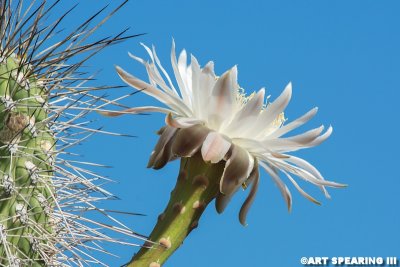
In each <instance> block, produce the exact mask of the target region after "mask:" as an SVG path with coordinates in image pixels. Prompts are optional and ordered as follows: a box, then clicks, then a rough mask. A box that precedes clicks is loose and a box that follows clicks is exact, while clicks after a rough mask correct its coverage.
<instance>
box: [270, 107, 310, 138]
mask: <svg viewBox="0 0 400 267" xmlns="http://www.w3.org/2000/svg"><path fill="white" fill-rule="evenodd" d="M317 111H318V108H313V109H311V110H310V111H308V112H307V113H306V114H304V115H303V116H301V117H300V118H297V119H296V120H294V121H292V122H290V123H288V124H286V125H284V126H282V127H280V128H279V129H277V130H276V131H275V132H273V133H271V134H270V135H269V138H277V137H280V136H282V135H284V134H285V133H288V132H290V131H292V130H294V129H296V128H298V127H300V126H302V125H303V124H305V123H306V122H308V121H309V120H311V119H312V118H313V117H314V116H315V114H317Z"/></svg>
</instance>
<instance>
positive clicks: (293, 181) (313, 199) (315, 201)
mask: <svg viewBox="0 0 400 267" xmlns="http://www.w3.org/2000/svg"><path fill="white" fill-rule="evenodd" d="M283 173H284V174H285V175H286V176H287V177H288V178H289V180H290V181H291V182H292V184H293V185H294V187H296V189H297V191H299V192H300V194H301V195H302V196H303V197H305V198H307V199H308V200H310V201H311V202H313V203H315V204H317V205H321V203H320V202H319V201H318V200H316V199H315V198H313V197H312V196H310V195H309V194H307V193H306V192H305V191H304V190H303V189H302V188H301V187H300V186H299V185H298V184H297V182H296V181H295V180H294V179H293V177H292V176H291V175H290V174H289V173H287V172H285V171H283Z"/></svg>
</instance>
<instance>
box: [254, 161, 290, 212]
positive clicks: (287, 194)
mask: <svg viewBox="0 0 400 267" xmlns="http://www.w3.org/2000/svg"><path fill="white" fill-rule="evenodd" d="M259 165H260V166H261V167H263V168H264V170H265V171H266V172H268V174H269V175H270V176H271V178H272V180H273V181H274V182H275V184H276V185H277V186H278V188H279V191H281V194H282V196H283V198H284V199H285V202H286V205H287V207H288V210H289V211H291V210H292V195H291V194H290V191H289V189H288V188H287V186H286V185H285V184H284V183H283V182H282V180H281V178H279V176H278V174H277V173H276V172H275V171H273V170H272V169H271V168H270V167H269V166H268V165H267V164H265V163H264V162H259Z"/></svg>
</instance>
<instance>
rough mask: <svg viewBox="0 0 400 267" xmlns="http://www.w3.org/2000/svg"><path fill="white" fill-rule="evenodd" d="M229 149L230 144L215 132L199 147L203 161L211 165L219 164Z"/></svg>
mask: <svg viewBox="0 0 400 267" xmlns="http://www.w3.org/2000/svg"><path fill="white" fill-rule="evenodd" d="M230 147H231V142H229V141H228V140H226V139H225V138H224V137H223V136H222V135H220V134H219V133H217V132H210V133H209V134H208V135H207V137H206V139H205V140H204V142H203V146H202V147H201V155H202V156H203V160H204V161H211V163H218V162H220V161H221V160H222V159H223V158H224V157H225V155H226V153H227V152H228V150H229V148H230Z"/></svg>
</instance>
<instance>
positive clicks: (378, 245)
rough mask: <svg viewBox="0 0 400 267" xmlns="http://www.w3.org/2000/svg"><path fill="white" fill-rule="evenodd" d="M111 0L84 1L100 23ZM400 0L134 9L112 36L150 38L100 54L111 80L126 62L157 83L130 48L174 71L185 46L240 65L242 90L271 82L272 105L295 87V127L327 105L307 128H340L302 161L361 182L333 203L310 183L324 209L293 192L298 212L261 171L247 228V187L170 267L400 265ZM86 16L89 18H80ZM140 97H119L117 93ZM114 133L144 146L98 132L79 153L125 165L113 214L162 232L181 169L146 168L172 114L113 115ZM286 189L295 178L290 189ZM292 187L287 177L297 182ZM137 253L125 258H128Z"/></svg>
mask: <svg viewBox="0 0 400 267" xmlns="http://www.w3.org/2000/svg"><path fill="white" fill-rule="evenodd" d="M105 3H106V1H103V0H101V1H84V2H83V1H81V3H80V7H79V8H80V9H81V10H84V11H79V12H81V13H82V14H90V10H94V9H97V8H98V7H101V6H102V5H103V4H105ZM399 8H400V3H399V2H398V1H372V0H363V1H356V0H352V1H344V0H337V1H311V0H303V1H298V0H297V1H295V0H293V1H287V0H285V1H211V0H203V1H196V2H194V1H178V0H170V1H161V0H157V1H145V0H135V1H130V2H129V3H128V4H127V5H126V6H125V8H124V9H123V10H122V11H120V12H119V13H118V15H117V16H116V17H114V18H113V19H112V20H111V21H110V23H108V24H107V25H106V26H105V27H104V29H103V31H102V32H103V33H104V32H105V33H107V32H108V31H112V32H115V31H118V30H119V29H122V28H125V27H130V28H131V29H130V31H129V32H130V33H132V34H136V33H147V34H146V35H145V36H142V37H139V38H135V39H132V40H129V41H127V42H125V43H123V44H120V45H118V46H116V47H114V48H111V49H108V50H107V51H106V52H105V53H102V54H101V55H99V56H97V57H96V58H95V59H93V60H92V61H91V62H90V64H92V65H93V66H96V67H101V68H102V72H101V74H100V75H99V76H98V82H99V83H102V84H103V83H114V84H120V83H121V82H120V81H119V78H118V76H117V75H116V73H115V71H114V69H113V65H114V64H117V65H120V66H122V67H124V68H125V69H127V70H128V71H130V72H132V73H134V74H135V75H137V76H139V77H141V78H146V76H145V72H144V69H143V67H142V66H140V65H139V64H138V63H136V62H134V61H133V60H131V59H130V58H129V57H128V55H127V52H128V51H130V52H131V53H133V54H135V55H138V56H141V57H145V56H146V54H145V51H144V50H143V49H142V47H141V46H140V45H139V42H144V43H145V44H148V45H151V44H154V45H155V46H156V48H157V52H158V55H159V57H160V59H161V60H162V62H165V63H164V66H169V64H168V63H169V53H170V48H171V40H172V37H173V38H175V41H176V44H177V49H178V50H180V49H182V48H186V49H187V50H188V52H190V53H193V54H194V55H195V56H196V57H197V58H198V59H199V61H200V63H201V64H205V63H206V62H207V61H208V60H214V62H215V64H216V72H217V74H221V73H222V72H223V71H225V70H226V69H228V68H230V67H231V66H233V65H235V64H238V68H239V83H240V85H241V86H242V87H243V88H245V89H246V91H247V92H248V93H251V92H253V91H254V90H258V89H259V88H261V87H266V89H267V93H268V94H270V95H271V97H272V99H274V98H275V97H277V96H278V95H279V94H280V92H281V90H283V88H284V87H285V85H286V84H287V83H288V82H289V81H292V83H293V97H292V101H291V103H290V104H289V107H288V108H287V110H286V112H285V115H286V117H287V118H288V119H289V120H291V119H295V118H297V117H298V116H300V115H302V114H303V113H304V112H306V111H308V110H309V109H311V108H312V107H314V106H318V107H319V112H318V114H317V116H316V118H314V119H313V121H312V122H311V123H310V124H308V125H306V126H305V127H303V128H302V129H301V130H306V129H311V128H312V127H313V126H318V125H320V124H324V125H326V126H328V125H330V124H331V125H332V126H333V127H334V133H333V135H332V136H331V138H330V139H328V141H327V142H325V143H324V144H322V145H321V146H319V147H317V148H315V149H310V150H307V151H301V152H299V153H296V155H297V156H301V157H303V158H305V159H307V160H308V161H310V162H311V163H313V164H314V165H315V166H317V167H318V169H319V170H320V171H321V172H322V174H323V175H324V176H325V177H326V178H327V179H329V180H334V181H338V182H342V183H346V184H349V187H348V188H346V189H332V190H330V193H331V195H332V199H331V200H328V199H324V196H323V195H322V194H321V193H320V192H319V191H318V190H317V189H316V188H314V187H313V186H312V185H310V184H304V183H302V185H304V188H305V189H307V191H308V192H309V193H312V194H313V195H314V196H315V197H316V198H317V199H319V200H321V201H322V202H323V205H322V206H316V205H314V204H312V203H311V202H309V201H308V200H306V199H304V198H303V197H302V196H301V195H300V194H299V193H298V192H297V191H296V190H295V189H294V188H293V186H291V185H288V186H289V188H290V189H291V191H292V195H293V210H292V212H291V213H290V214H289V213H288V212H287V209H286V207H285V203H284V201H283V199H282V197H281V195H280V193H279V190H278V189H277V188H276V186H275V185H274V183H273V182H272V180H271V179H270V177H268V175H267V174H266V173H262V176H261V178H262V179H261V183H260V190H259V192H258V195H257V198H256V200H255V202H254V204H253V207H252V209H251V211H250V213H249V216H248V223H249V225H248V227H242V226H241V225H240V224H239V222H238V220H237V214H238V211H239V209H240V205H241V203H242V202H243V200H244V198H245V197H246V195H247V192H239V193H238V194H237V195H236V196H235V198H234V200H233V201H232V203H231V204H230V205H229V207H228V208H227V210H226V211H225V213H223V214H222V215H218V214H217V213H216V212H215V209H214V207H213V205H211V206H210V207H209V208H208V209H207V211H206V212H205V214H204V215H203V218H202V220H201V221H200V225H199V228H198V229H197V230H196V231H194V232H193V233H192V234H191V235H190V236H189V238H188V239H187V240H186V241H185V243H184V244H183V246H182V247H181V248H180V249H179V251H178V252H177V253H175V254H174V255H173V256H172V257H171V258H170V260H169V261H168V262H167V264H165V266H166V267H172V266H174V267H176V266H191V267H201V266H209V267H217V266H277V267H280V266H282V267H284V266H286V267H287V266H302V265H301V264H300V262H299V260H300V258H301V257H302V256H330V257H333V256H370V257H373V256H376V257H377V256H385V257H386V256H397V257H400V254H399V238H400V231H399V225H400V215H399V212H398V203H399V197H398V196H399V194H398V190H399V187H400V175H399V172H398V170H397V167H396V166H397V164H398V159H399V157H398V155H397V154H396V152H397V150H398V148H399V142H398V141H397V139H396V138H397V136H399V134H400V132H399V127H398V125H397V124H398V123H397V121H398V118H397V116H398V115H399V105H398V99H399V97H400V88H399V85H398V81H397V80H398V75H399V73H400V66H399V62H400V52H399V49H400V28H399V25H400V17H399V16H398V10H399ZM79 12H78V13H75V14H76V16H80V14H79ZM129 91H130V90H129V89H121V91H114V92H110V95H111V96H118V95H121V94H123V93H127V92H129ZM124 103H125V104H127V105H129V106H138V105H143V103H146V104H151V103H155V102H154V101H153V100H152V99H150V98H149V97H147V96H145V95H143V94H137V95H135V96H133V97H131V98H129V99H128V100H126V101H124ZM96 119H99V120H100V122H99V124H101V125H104V126H105V129H106V130H110V131H118V132H123V133H129V134H133V135H136V136H137V138H115V137H110V136H101V135H98V136H95V137H93V138H91V140H89V141H87V142H85V143H84V144H83V145H82V146H80V147H79V148H76V150H77V151H78V152H80V153H82V154H84V155H85V156H84V159H85V160H91V161H94V162H98V163H104V164H108V165H111V166H113V168H112V169H107V170H101V172H102V173H104V174H105V175H108V176H110V177H113V178H114V180H116V181H118V183H116V184H111V185H109V186H108V187H107V188H108V189H109V190H111V191H112V192H114V193H115V194H116V195H118V196H119V197H120V198H121V200H119V201H116V202H113V203H108V204H104V205H103V206H107V208H115V209H119V210H128V211H131V212H139V213H145V214H147V216H145V217H121V219H122V220H123V221H124V222H125V223H126V224H128V225H129V226H130V227H132V229H133V230H135V231H137V232H139V233H142V234H148V233H150V231H151V229H152V227H153V225H154V223H155V220H156V218H157V215H158V214H159V213H160V212H162V210H163V209H164V207H165V205H166V203H167V200H168V196H169V193H170V191H171V190H172V188H173V186H174V183H175V178H176V175H177V171H178V163H177V162H174V163H170V164H169V165H168V166H167V167H165V168H164V169H162V170H159V171H154V170H150V169H146V164H147V159H148V156H149V155H150V152H151V150H152V149H153V146H154V145H155V143H156V141H157V136H156V135H155V134H154V132H155V131H156V130H157V129H158V128H159V127H161V126H162V125H163V120H164V118H163V116H160V115H151V116H125V117H119V118H116V119H108V118H101V117H100V116H96ZM284 181H286V180H284ZM286 182H287V181H286ZM134 251H135V249H134V248H130V247H124V248H121V249H118V251H117V253H118V254H119V256H120V257H121V258H120V259H114V258H108V257H107V258H105V261H106V262H107V263H109V264H111V265H112V266H117V265H120V264H122V263H125V262H126V261H128V260H129V259H130V257H131V255H132V254H133V252H134Z"/></svg>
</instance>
